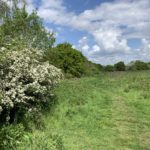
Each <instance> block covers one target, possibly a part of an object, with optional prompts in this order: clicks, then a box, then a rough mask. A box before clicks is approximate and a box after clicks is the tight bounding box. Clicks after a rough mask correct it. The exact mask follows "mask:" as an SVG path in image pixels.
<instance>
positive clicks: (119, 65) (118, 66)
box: [114, 61, 126, 71]
mask: <svg viewBox="0 0 150 150" xmlns="http://www.w3.org/2000/svg"><path fill="white" fill-rule="evenodd" d="M114 67H115V70H116V71H125V68H126V66H125V64H124V62H123V61H120V62H118V63H116V64H115V65H114Z"/></svg>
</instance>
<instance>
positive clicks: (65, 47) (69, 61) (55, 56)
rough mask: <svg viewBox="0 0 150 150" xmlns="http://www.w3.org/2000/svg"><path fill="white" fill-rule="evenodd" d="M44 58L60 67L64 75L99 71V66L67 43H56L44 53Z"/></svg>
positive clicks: (75, 75) (78, 75)
mask: <svg viewBox="0 0 150 150" xmlns="http://www.w3.org/2000/svg"><path fill="white" fill-rule="evenodd" d="M44 60H48V61H49V62H50V63H51V64H53V65H55V66H56V67H58V68H61V69H62V70H63V72H64V73H65V75H66V77H81V76H84V75H93V74H98V73H99V70H100V69H99V66H98V65H96V64H94V63H92V62H90V61H88V60H87V58H86V57H85V56H83V55H82V53H81V52H80V51H78V50H76V49H74V48H72V45H71V44H69V43H62V44H58V45H57V46H56V47H54V48H52V49H49V50H48V51H47V52H46V53H45V57H44Z"/></svg>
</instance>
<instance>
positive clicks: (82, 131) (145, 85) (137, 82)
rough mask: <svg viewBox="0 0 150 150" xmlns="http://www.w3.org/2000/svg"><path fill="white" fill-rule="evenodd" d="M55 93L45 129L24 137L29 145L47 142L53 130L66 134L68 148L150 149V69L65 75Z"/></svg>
mask: <svg viewBox="0 0 150 150" xmlns="http://www.w3.org/2000/svg"><path fill="white" fill-rule="evenodd" d="M55 94H56V95H57V104H55V106H54V108H53V109H52V110H51V111H50V112H47V113H46V114H45V117H44V122H45V129H44V130H42V131H40V130H35V131H34V132H33V134H32V135H31V136H32V140H33V141H32V143H30V144H29V143H25V145H26V148H28V149H29V150H30V149H37V148H38V149H40V146H39V145H41V144H43V145H44V144H47V143H46V142H47V141H48V138H49V136H50V135H51V134H54V135H60V136H61V138H62V141H61V140H60V143H59V144H60V145H61V142H63V144H64V146H65V148H66V150H148V149H150V71H145V72H144V71H141V72H114V73H102V74H100V75H99V76H96V77H84V78H81V79H69V80H67V79H66V80H64V81H62V83H61V84H60V85H59V87H57V88H56V89H55ZM40 138H41V139H42V140H43V141H41V139H40ZM58 140H59V139H58ZM41 149H43V150H44V146H43V148H41ZM45 149H46V148H45Z"/></svg>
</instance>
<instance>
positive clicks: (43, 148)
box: [17, 133, 65, 150]
mask: <svg viewBox="0 0 150 150" xmlns="http://www.w3.org/2000/svg"><path fill="white" fill-rule="evenodd" d="M17 150H65V147H64V144H63V140H62V137H61V136H60V135H58V134H44V133H43V134H38V135H36V136H30V135H28V136H27V135H26V136H25V138H24V140H23V143H22V145H21V146H19V147H18V149H17Z"/></svg>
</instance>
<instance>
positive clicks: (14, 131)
mask: <svg viewBox="0 0 150 150" xmlns="http://www.w3.org/2000/svg"><path fill="white" fill-rule="evenodd" d="M24 134H25V133H24V127H23V125H21V124H18V125H9V126H3V127H2V129H1V130H0V149H1V150H16V147H17V146H19V145H20V144H21V142H22V140H23V136H24Z"/></svg>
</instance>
